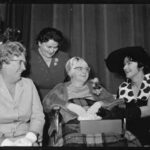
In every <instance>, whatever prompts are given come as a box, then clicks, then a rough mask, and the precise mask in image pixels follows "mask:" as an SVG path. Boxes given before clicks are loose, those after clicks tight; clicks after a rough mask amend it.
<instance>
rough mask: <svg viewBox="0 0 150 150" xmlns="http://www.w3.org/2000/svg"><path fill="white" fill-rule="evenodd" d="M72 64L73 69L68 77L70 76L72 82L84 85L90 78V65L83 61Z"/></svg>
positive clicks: (74, 61)
mask: <svg viewBox="0 0 150 150" xmlns="http://www.w3.org/2000/svg"><path fill="white" fill-rule="evenodd" d="M70 64H71V67H70V70H69V71H68V75H69V76H70V78H71V81H75V82H80V83H82V84H84V83H85V82H86V81H87V79H88V77H89V72H90V68H89V66H88V64H87V63H86V62H85V61H84V60H83V59H79V60H77V59H74V60H73V61H72V63H70Z"/></svg>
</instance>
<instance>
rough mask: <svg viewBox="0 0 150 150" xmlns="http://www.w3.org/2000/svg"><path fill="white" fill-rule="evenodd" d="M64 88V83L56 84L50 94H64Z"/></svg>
mask: <svg viewBox="0 0 150 150" xmlns="http://www.w3.org/2000/svg"><path fill="white" fill-rule="evenodd" d="M65 88H66V84H65V83H58V84H57V85H56V86H55V87H54V88H53V89H52V90H51V91H50V92H52V93H57V94H61V93H64V89H65Z"/></svg>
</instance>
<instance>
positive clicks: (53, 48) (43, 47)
mask: <svg viewBox="0 0 150 150" xmlns="http://www.w3.org/2000/svg"><path fill="white" fill-rule="evenodd" d="M38 45H39V50H40V52H41V54H42V55H43V56H44V57H46V58H51V57H52V56H53V55H54V54H55V53H56V52H57V50H58V42H56V41H54V40H53V39H50V40H49V41H47V42H42V43H41V42H39V43H38Z"/></svg>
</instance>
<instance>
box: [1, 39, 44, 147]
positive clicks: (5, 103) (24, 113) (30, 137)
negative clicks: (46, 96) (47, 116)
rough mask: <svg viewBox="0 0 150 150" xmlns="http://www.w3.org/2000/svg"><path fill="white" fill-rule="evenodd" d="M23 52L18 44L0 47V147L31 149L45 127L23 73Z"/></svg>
mask: <svg viewBox="0 0 150 150" xmlns="http://www.w3.org/2000/svg"><path fill="white" fill-rule="evenodd" d="M25 55H26V49H25V47H24V46H23V45H22V44H21V43H19V42H9V41H8V42H6V43H4V44H1V45H0V145H1V146H33V145H37V142H39V141H40V139H41V137H42V132H43V125H44V123H45V120H44V113H43V108H42V105H41V101H40V98H39V95H38V93H37V90H36V88H35V85H34V84H33V82H32V80H31V79H27V78H23V77H21V74H22V72H23V71H24V70H25V69H26V67H25V63H26V58H25Z"/></svg>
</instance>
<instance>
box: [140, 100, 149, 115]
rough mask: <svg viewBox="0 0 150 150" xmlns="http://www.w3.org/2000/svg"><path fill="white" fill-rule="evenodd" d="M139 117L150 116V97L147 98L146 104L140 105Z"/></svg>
mask: <svg viewBox="0 0 150 150" xmlns="http://www.w3.org/2000/svg"><path fill="white" fill-rule="evenodd" d="M140 110H141V117H148V116H150V97H149V98H148V102H147V106H142V107H140Z"/></svg>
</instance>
